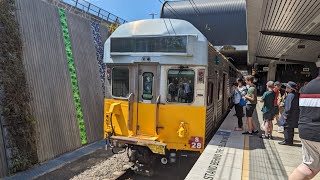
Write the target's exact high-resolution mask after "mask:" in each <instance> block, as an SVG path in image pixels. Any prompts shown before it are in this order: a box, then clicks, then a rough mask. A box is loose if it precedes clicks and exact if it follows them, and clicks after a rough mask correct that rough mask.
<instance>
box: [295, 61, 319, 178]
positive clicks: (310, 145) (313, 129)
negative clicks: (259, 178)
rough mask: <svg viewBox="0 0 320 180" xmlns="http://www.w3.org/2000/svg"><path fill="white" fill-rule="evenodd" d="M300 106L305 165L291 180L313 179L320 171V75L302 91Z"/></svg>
mask: <svg viewBox="0 0 320 180" xmlns="http://www.w3.org/2000/svg"><path fill="white" fill-rule="evenodd" d="M319 66H320V62H319ZM299 106H300V116H299V136H300V139H301V143H302V158H303V163H302V164H300V165H299V166H298V167H297V168H296V169H295V170H294V171H293V173H292V174H291V175H290V177H289V180H303V179H312V178H313V177H314V176H315V175H317V174H318V172H319V171H320V73H319V76H318V77H317V78H315V79H314V80H312V81H310V82H309V83H308V84H307V85H305V87H304V88H303V89H302V91H301V95H300V101H299Z"/></svg>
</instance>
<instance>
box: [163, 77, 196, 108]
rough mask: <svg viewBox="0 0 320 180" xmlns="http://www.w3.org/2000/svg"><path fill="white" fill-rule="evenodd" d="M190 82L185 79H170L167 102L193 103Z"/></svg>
mask: <svg viewBox="0 0 320 180" xmlns="http://www.w3.org/2000/svg"><path fill="white" fill-rule="evenodd" d="M191 85H192V82H191V80H188V79H187V78H184V79H182V78H180V80H179V81H178V80H177V79H171V80H170V81H169V85H168V91H169V92H168V93H169V95H170V98H168V101H169V102H181V103H191V102H192V101H193V91H192V87H191Z"/></svg>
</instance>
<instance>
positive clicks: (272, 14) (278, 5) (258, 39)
mask: <svg viewBox="0 0 320 180" xmlns="http://www.w3.org/2000/svg"><path fill="white" fill-rule="evenodd" d="M246 4H247V22H248V23H247V25H248V45H249V58H248V63H249V64H254V63H258V64H268V63H269V62H270V61H277V63H282V62H291V63H292V62H293V63H295V62H296V63H307V62H312V63H313V62H316V61H318V59H319V57H320V56H319V55H320V23H319V22H320V1H319V0H308V1H305V0H288V1H284V0H281V1H276V0H247V3H246Z"/></svg>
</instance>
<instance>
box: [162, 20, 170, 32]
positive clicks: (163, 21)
mask: <svg viewBox="0 0 320 180" xmlns="http://www.w3.org/2000/svg"><path fill="white" fill-rule="evenodd" d="M163 22H164V25H165V26H166V28H167V31H168V34H169V35H170V31H169V29H168V26H167V23H166V20H165V19H163Z"/></svg>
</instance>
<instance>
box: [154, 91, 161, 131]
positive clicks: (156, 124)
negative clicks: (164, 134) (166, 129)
mask: <svg viewBox="0 0 320 180" xmlns="http://www.w3.org/2000/svg"><path fill="white" fill-rule="evenodd" d="M160 97H161V96H160V95H159V96H158V97H157V100H156V122H155V130H156V133H157V134H158V121H159V103H160Z"/></svg>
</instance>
